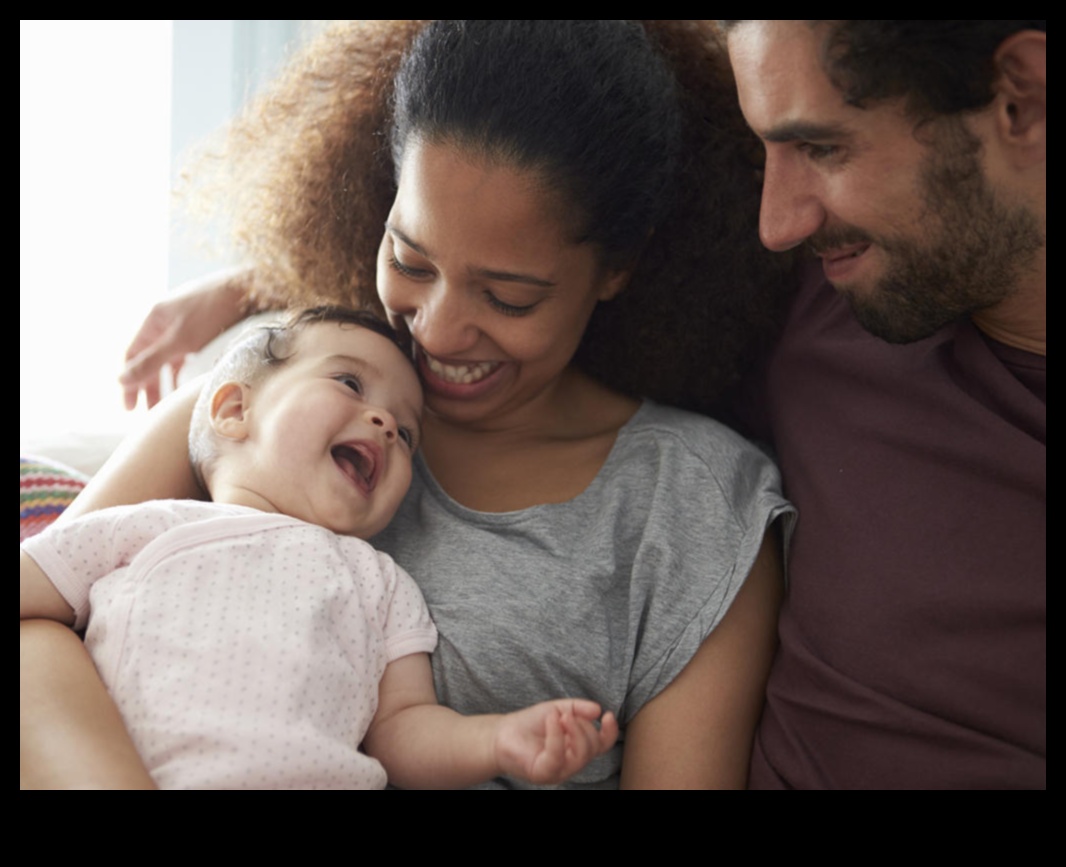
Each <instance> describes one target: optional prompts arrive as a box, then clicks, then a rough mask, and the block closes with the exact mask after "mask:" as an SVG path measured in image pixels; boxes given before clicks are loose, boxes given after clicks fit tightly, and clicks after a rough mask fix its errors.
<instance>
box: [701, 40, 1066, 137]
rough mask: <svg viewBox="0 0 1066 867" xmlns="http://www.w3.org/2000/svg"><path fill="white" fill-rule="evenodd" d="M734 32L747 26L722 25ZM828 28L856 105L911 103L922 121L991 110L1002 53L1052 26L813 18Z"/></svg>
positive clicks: (843, 84) (828, 46)
mask: <svg viewBox="0 0 1066 867" xmlns="http://www.w3.org/2000/svg"><path fill="white" fill-rule="evenodd" d="M719 23H720V24H721V25H722V27H723V28H724V29H725V30H726V31H727V32H728V31H729V30H731V29H733V28H734V27H736V26H738V25H740V24H743V23H745V22H744V21H743V20H721V21H719ZM808 23H809V24H811V25H812V26H825V27H826V28H827V30H826V40H825V44H824V48H823V53H824V58H823V59H824V65H825V69H826V72H827V73H828V75H829V78H830V79H831V80H832V82H833V84H835V85H836V87H837V88H838V89H839V90H840V91H841V92H842V93H843V94H844V99H845V100H846V101H847V102H848V103H849V104H851V105H854V106H857V107H860V108H862V107H865V106H868V105H870V104H871V103H876V102H879V101H882V100H889V99H900V98H902V99H905V100H906V101H907V105H908V109H909V111H910V112H911V114H912V115H914V116H915V117H917V118H922V119H925V118H931V117H936V116H940V115H955V114H961V113H963V112H969V111H977V110H980V109H982V108H985V107H986V106H987V105H988V104H989V103H990V102H991V101H992V98H993V97H994V96H995V84H996V79H997V77H998V76H999V72H998V70H997V69H996V64H995V59H994V57H995V53H996V49H997V48H999V46H1000V45H1001V44H1002V43H1003V42H1004V40H1006V39H1007V38H1008V37H1010V36H1011V35H1013V34H1015V33H1018V32H1020V31H1023V30H1041V31H1044V32H1047V20H1046V19H1040V20H1029V19H1025V20H1020V21H988V20H972V19H971V20H965V21H940V20H932V21H931V20H928V19H921V20H913V21H901V20H890V21H886V20H855V21H847V20H838V19H812V20H808Z"/></svg>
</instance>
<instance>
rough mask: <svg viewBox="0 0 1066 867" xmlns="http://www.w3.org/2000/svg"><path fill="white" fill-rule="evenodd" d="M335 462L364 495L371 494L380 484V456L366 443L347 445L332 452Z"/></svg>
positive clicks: (334, 448) (335, 448)
mask: <svg viewBox="0 0 1066 867" xmlns="http://www.w3.org/2000/svg"><path fill="white" fill-rule="evenodd" d="M331 453H332V455H333V461H334V463H336V464H337V466H338V467H340V469H341V471H342V472H343V473H344V474H345V475H346V476H347V477H348V478H349V479H351V480H352V483H353V484H355V486H356V487H357V488H359V489H360V490H361V491H363V492H364V493H367V494H369V493H371V492H372V491H373V490H374V488H375V487H377V483H378V466H379V465H380V460H379V455H378V454H377V451H376V449H375V448H374V447H373V446H370V445H368V444H366V443H345V444H342V445H338V446H334V447H333V449H332V450H331Z"/></svg>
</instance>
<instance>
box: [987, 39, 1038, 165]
mask: <svg viewBox="0 0 1066 867" xmlns="http://www.w3.org/2000/svg"><path fill="white" fill-rule="evenodd" d="M996 66H997V67H998V68H999V72H1000V77H999V81H998V82H997V83H996V89H997V95H996V107H997V112H998V117H997V120H998V125H999V133H1000V136H1001V137H1002V139H1003V141H1004V142H1005V143H1007V144H1008V145H1009V146H1011V147H1012V148H1013V149H1014V150H1015V152H1016V153H1017V154H1018V156H1019V159H1020V160H1021V161H1022V162H1024V163H1026V164H1032V163H1034V162H1037V161H1040V162H1043V161H1046V159H1047V34H1046V33H1044V32H1042V31H1039V30H1023V31H1022V32H1020V33H1015V34H1014V35H1013V36H1011V37H1010V38H1009V39H1007V40H1006V41H1005V42H1004V43H1003V44H1002V45H1000V47H999V49H998V50H997V51H996Z"/></svg>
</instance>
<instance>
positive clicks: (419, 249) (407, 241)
mask: <svg viewBox="0 0 1066 867" xmlns="http://www.w3.org/2000/svg"><path fill="white" fill-rule="evenodd" d="M385 230H386V231H387V232H389V234H391V235H395V236H396V237H397V238H399V239H400V240H401V241H403V243H404V245H405V246H407V247H410V248H411V249H412V250H414V251H415V252H416V253H418V255H419V256H425V257H426V258H427V259H430V260H432V259H433V257H432V256H431V255H430V253H429V251H428V250H426V248H425V247H423V246H422V245H421V244H419V243H417V242H415V241H414V240H413V239H411V238H409V237H407V235H405V234H404V233H403V232H401V231H400V230H399V229H397V228H396V226H394V225H393V224H392V223H386V224H385ZM473 273H474V274H475V275H476V276H478V277H481V278H482V279H484V280H495V281H497V282H499V283H525V284H527V285H529V286H536V287H537V288H539V289H553V288H555V286H556V285H557V284H556V283H555V282H554V281H552V280H545V279H544V278H543V277H536V276H534V275H532V274H516V273H513V272H511V271H496V270H494V269H492V268H477V269H475V270H474V272H473Z"/></svg>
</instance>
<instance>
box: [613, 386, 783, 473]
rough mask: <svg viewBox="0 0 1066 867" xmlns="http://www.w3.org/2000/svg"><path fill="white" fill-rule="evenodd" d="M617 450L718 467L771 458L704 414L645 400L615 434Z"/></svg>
mask: <svg viewBox="0 0 1066 867" xmlns="http://www.w3.org/2000/svg"><path fill="white" fill-rule="evenodd" d="M618 451H619V452H620V453H622V455H625V456H629V457H630V459H633V458H634V457H638V456H645V455H646V454H647V452H649V451H653V452H655V453H656V454H658V455H660V456H661V457H662V458H667V459H673V460H676V461H679V462H688V463H702V464H706V465H708V468H709V469H712V470H716V471H722V470H728V469H731V468H733V467H734V466H736V465H744V466H756V465H758V466H766V467H768V468H771V469H774V464H773V461H772V460H771V459H770V457H769V455H768V454H767V453H766V452H765V451H763V450H762V449H761V448H760V447H759V446H757V445H756V444H755V443H753V442H751V441H750V440H748V439H746V438H745V437H743V436H742V435H741V434H739V433H737V432H736V431H735V430H733V429H732V428H731V427H729V426H728V425H726V424H723V423H722V422H720V421H717V420H716V419H713V418H710V417H708V416H704V415H699V414H697V413H693V412H689V411H687V410H683V409H676V408H674V407H670V406H664V405H662V404H658V403H655V402H654V401H645V402H644V404H643V405H642V406H641V408H640V410H639V411H638V412H637V413H636V415H634V416H633V418H632V419H631V420H630V422H629V424H627V425H626V426H625V427H624V428H623V429H622V431H621V433H620V434H619V438H618Z"/></svg>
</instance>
